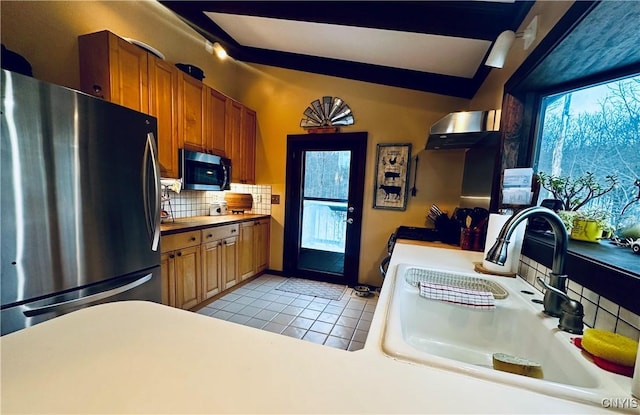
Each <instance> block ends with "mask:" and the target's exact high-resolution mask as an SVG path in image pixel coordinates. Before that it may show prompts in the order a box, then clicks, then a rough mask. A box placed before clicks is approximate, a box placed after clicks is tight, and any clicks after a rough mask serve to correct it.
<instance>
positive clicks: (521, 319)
mask: <svg viewBox="0 0 640 415" xmlns="http://www.w3.org/2000/svg"><path fill="white" fill-rule="evenodd" d="M421 270H424V268H420V267H416V266H412V265H409V264H399V265H398V267H397V270H396V278H395V279H393V281H392V282H393V286H392V287H391V289H392V292H391V299H390V303H389V306H388V310H387V316H386V322H385V326H384V328H383V333H382V350H383V352H384V353H385V354H387V355H388V356H391V357H393V358H396V359H399V360H405V361H408V362H412V363H417V364H423V365H428V366H433V367H439V368H443V369H447V370H452V371H456V372H460V373H464V374H467V375H471V376H476V377H479V378H483V379H487V380H491V381H495V382H500V383H504V384H508V385H513V386H519V387H523V388H526V389H529V390H533V391H537V392H540V393H544V394H546V395H551V396H555V397H559V398H565V399H570V400H575V401H578V402H583V403H591V404H595V405H598V406H600V405H602V402H603V399H612V398H613V399H615V398H620V399H628V398H630V390H629V387H628V386H627V385H628V384H630V382H628V381H627V378H623V377H622V376H620V375H613V374H610V373H608V372H604V371H603V370H602V369H600V368H598V367H596V366H595V365H594V364H593V363H592V362H591V361H590V360H589V359H588V358H587V357H586V356H585V355H583V354H582V352H581V351H580V350H578V348H576V346H575V345H573V344H572V341H571V339H572V338H573V337H576V336H575V335H571V334H569V333H565V332H562V331H561V330H559V329H558V328H557V324H558V319H555V318H552V317H548V316H546V315H545V314H544V313H542V305H540V304H537V303H535V302H532V301H531V300H536V299H538V298H540V297H541V295H539V294H537V293H536V294H534V293H533V291H535V290H532V288H531V287H530V286H529V285H528V284H526V283H525V282H524V281H522V280H520V279H516V278H504V277H496V276H490V275H487V276H482V277H480V278H482V280H485V281H486V282H491V283H492V284H494V285H495V284H496V283H497V284H498V286H499V287H500V288H503V289H504V291H506V298H502V299H496V300H495V304H496V307H495V308H493V309H476V308H470V307H465V306H461V305H458V304H452V303H447V302H442V301H434V300H429V299H426V298H423V297H421V296H420V295H419V288H418V287H416V286H415V281H414V280H413V276H414V275H415V274H416V271H421ZM479 275H480V274H474V273H464V272H456V273H455V275H454V277H455V278H457V279H458V280H460V281H464V280H465V279H469V280H471V279H474V280H477V279H478V278H479ZM389 282H391V281H389ZM501 297H503V296H501ZM494 353H506V354H509V355H512V356H516V357H518V358H524V359H527V360H529V361H534V362H537V363H539V364H541V366H542V371H543V374H544V377H543V379H535V378H530V377H525V376H521V375H516V374H512V373H507V372H501V371H497V370H494V369H493V363H492V357H493V354H494ZM625 387H626V389H625Z"/></svg>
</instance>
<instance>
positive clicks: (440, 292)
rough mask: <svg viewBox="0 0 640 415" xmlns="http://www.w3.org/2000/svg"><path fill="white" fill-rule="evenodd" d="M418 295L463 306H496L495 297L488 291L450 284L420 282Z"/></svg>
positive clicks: (486, 307)
mask: <svg viewBox="0 0 640 415" xmlns="http://www.w3.org/2000/svg"><path fill="white" fill-rule="evenodd" d="M420 295H421V296H422V297H425V298H428V299H431V300H437V301H446V302H448V303H453V304H458V305H461V306H465V307H472V308H482V309H493V308H496V301H495V298H494V297H493V294H492V293H490V292H488V291H475V290H470V289H467V288H461V287H453V286H450V285H443V284H434V283H431V282H420Z"/></svg>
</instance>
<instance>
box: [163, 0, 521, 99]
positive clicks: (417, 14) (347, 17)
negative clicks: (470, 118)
mask: <svg viewBox="0 0 640 415" xmlns="http://www.w3.org/2000/svg"><path fill="white" fill-rule="evenodd" d="M161 3H162V4H163V5H164V6H166V7H168V8H169V9H170V10H172V11H174V12H175V13H176V14H178V15H179V16H180V17H181V18H182V19H183V20H185V22H187V23H188V24H189V25H190V26H191V27H193V28H194V29H195V30H196V31H198V32H199V33H200V34H201V35H203V36H204V37H205V38H207V39H209V40H210V41H211V42H216V41H217V42H220V43H221V44H222V45H223V46H224V47H225V48H226V49H227V51H228V52H229V54H230V55H231V56H233V57H234V58H235V59H238V60H241V61H244V62H252V63H259V64H264V65H271V66H277V67H283V68H288V69H294V70H300V71H305V72H311V73H319V74H323V75H330V76H338V77H342V78H347V79H355V80H359V81H365V82H372V83H377V84H382V85H389V86H396V87H401V88H408V89H414V90H418V91H426V92H433V93H437V94H443V95H449V96H455V97H461V98H472V97H473V96H474V95H475V93H476V92H477V90H478V88H479V87H480V85H482V83H483V82H484V80H485V79H486V77H487V76H488V74H489V72H490V71H491V68H489V67H487V66H484V65H483V64H480V65H479V67H478V68H477V71H476V73H475V74H474V76H473V77H472V78H471V79H468V78H462V77H454V76H445V75H440V74H435V73H427V72H419V71H411V70H406V69H401V68H392V67H383V66H377V65H368V64H363V63H357V62H350V61H343V60H338V59H328V58H323V57H315V56H307V55H298V54H294V53H287V52H282V51H275V50H264V49H257V48H252V47H249V46H245V45H240V44H239V43H238V42H236V41H235V40H234V39H233V38H231V36H229V35H228V34H227V33H226V32H224V31H223V30H222V29H221V28H220V27H219V26H218V25H216V24H215V23H214V22H213V21H212V20H211V19H209V18H208V17H207V16H206V15H205V14H204V13H203V12H204V11H210V12H220V13H229V14H241V15H249V16H261V17H270V18H278V19H290V20H298V21H307V22H317V23H328V24H338V25H347V26H357V27H368V28H376V29H385V30H396V31H406V32H413V33H428V34H434V35H441V36H455V37H460V38H471V39H482V40H488V41H492V42H493V41H494V40H495V39H496V38H497V36H498V35H499V34H500V33H501V32H502V31H504V30H507V29H510V30H514V31H515V30H517V28H518V27H519V26H520V24H521V23H522V21H523V20H524V18H525V17H526V15H527V13H528V12H529V10H530V9H531V7H532V6H533V3H534V2H533V1H517V2H513V3H504V2H478V1H419V2H415V1H414V2H406V1H401V2H396V1H394V2H384V1H379V2H378V1H374V2H371V1H362V2H361V1H346V2H290V1H285V2H282V1H280V2H271V1H266V2H257V1H253V2H237V1H236V2H228V1H227V2H224V1H222V2H218V1H161ZM319 41H321V39H319ZM487 54H488V52H487ZM483 61H484V60H483Z"/></svg>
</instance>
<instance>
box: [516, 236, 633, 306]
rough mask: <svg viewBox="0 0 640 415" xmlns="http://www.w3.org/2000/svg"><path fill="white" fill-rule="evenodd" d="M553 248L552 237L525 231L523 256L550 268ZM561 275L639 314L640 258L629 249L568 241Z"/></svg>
mask: <svg viewBox="0 0 640 415" xmlns="http://www.w3.org/2000/svg"><path fill="white" fill-rule="evenodd" d="M553 246H554V239H553V235H548V234H541V233H538V232H535V231H533V232H532V231H527V233H526V234H525V238H524V243H523V246H522V253H523V254H524V255H526V256H527V257H529V258H531V259H533V260H534V261H536V262H539V263H541V264H543V265H544V266H546V267H548V268H551V263H552V258H553ZM564 272H565V274H568V275H569V279H571V280H572V281H575V282H577V283H578V284H580V285H582V286H583V287H586V288H588V289H590V290H591V291H594V292H596V293H598V294H600V295H601V296H603V297H606V298H607V299H609V300H611V301H613V302H615V303H617V304H619V305H620V306H622V307H624V308H626V309H628V310H630V311H632V312H634V313H636V314H640V301H638V293H640V256H639V255H637V254H634V253H633V252H632V251H631V249H629V248H623V247H617V246H614V245H613V244H610V243H608V242H600V243H597V244H596V243H590V242H580V241H574V240H569V249H568V252H567V257H566V259H565V266H564Z"/></svg>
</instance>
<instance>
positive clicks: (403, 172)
mask: <svg viewBox="0 0 640 415" xmlns="http://www.w3.org/2000/svg"><path fill="white" fill-rule="evenodd" d="M410 161H411V144H395V143H394V144H378V151H377V157H376V178H375V187H374V190H373V195H374V196H373V208H374V209H390V210H405V209H406V208H407V196H408V195H407V193H408V188H409V182H408V176H409V163H410Z"/></svg>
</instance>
